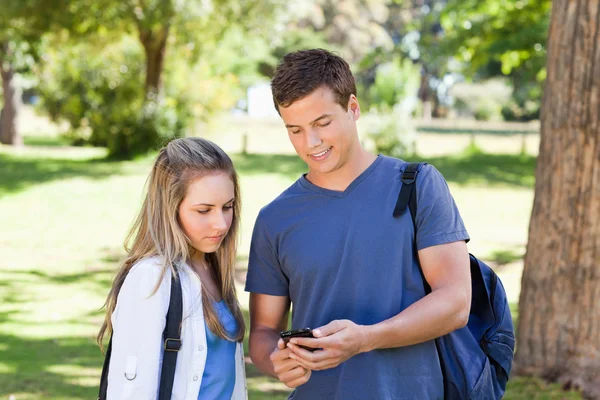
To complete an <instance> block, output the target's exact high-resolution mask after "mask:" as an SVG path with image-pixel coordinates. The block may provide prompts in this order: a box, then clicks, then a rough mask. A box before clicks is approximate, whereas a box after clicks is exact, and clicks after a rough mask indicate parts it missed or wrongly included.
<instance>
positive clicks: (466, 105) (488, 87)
mask: <svg viewBox="0 0 600 400" xmlns="http://www.w3.org/2000/svg"><path fill="white" fill-rule="evenodd" d="M510 92H511V89H510V86H509V85H508V84H507V82H506V81H505V80H503V79H491V80H488V81H482V82H477V83H466V82H462V83H457V84H456V85H454V86H453V87H452V89H451V94H452V97H453V100H454V104H453V109H454V110H455V111H456V113H457V114H458V115H459V116H461V117H473V118H475V119H476V120H478V121H489V120H491V119H500V116H501V115H500V109H501V106H502V104H504V103H506V102H507V101H508V99H509V98H510Z"/></svg>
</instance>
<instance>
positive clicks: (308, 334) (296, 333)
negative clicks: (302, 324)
mask: <svg viewBox="0 0 600 400" xmlns="http://www.w3.org/2000/svg"><path fill="white" fill-rule="evenodd" d="M279 336H280V337H281V339H283V343H286V344H287V342H289V341H290V339H291V338H294V337H305V338H314V336H313V333H312V329H310V328H302V329H293V330H291V331H284V332H281V333H280V334H279ZM300 347H302V348H303V349H306V350H308V351H315V350H317V349H313V348H312V347H306V346H300Z"/></svg>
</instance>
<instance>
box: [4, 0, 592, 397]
mask: <svg viewBox="0 0 600 400" xmlns="http://www.w3.org/2000/svg"><path fill="white" fill-rule="evenodd" d="M550 7H551V3H550V0H448V1H446V0H298V1H294V2H286V1H283V0H244V1H236V0H125V1H123V0H0V65H1V74H2V97H1V100H0V105H2V108H3V111H2V116H1V124H0V127H1V128H0V139H1V142H2V143H3V144H2V145H0V399H10V400H34V399H36V400H37V399H92V398H96V397H95V396H96V395H97V386H98V382H99V375H100V371H101V368H102V360H103V356H102V354H101V352H100V350H99V348H98V347H97V346H96V345H95V335H96V334H97V331H98V329H99V327H100V325H101V322H102V318H103V312H102V310H101V307H102V305H103V302H104V300H105V298H106V295H107V293H108V290H109V287H110V284H111V279H112V277H113V274H114V271H115V269H116V268H117V266H118V264H119V262H120V260H122V258H123V257H124V255H125V253H124V250H123V243H122V242H123V240H124V238H125V234H126V231H127V229H128V227H129V226H130V225H131V223H132V220H133V218H134V216H135V213H136V212H137V210H138V209H139V207H140V205H141V199H142V193H143V188H144V183H145V179H146V177H147V174H148V172H149V170H150V166H151V163H152V161H153V157H154V156H155V154H156V150H157V149H158V148H159V147H160V146H161V144H163V143H165V142H166V141H168V140H169V139H172V138H174V137H181V136H186V135H188V136H190V135H192V136H202V137H205V138H208V139H210V140H213V141H215V142H216V143H217V144H219V145H220V146H222V147H223V148H224V150H225V151H227V152H228V153H229V154H230V155H231V156H232V158H233V160H234V162H235V165H236V167H237V169H238V172H239V174H240V176H241V183H242V194H243V202H242V204H243V223H242V234H241V238H240V250H239V257H238V267H237V272H238V273H237V278H238V283H239V294H240V298H241V301H242V304H243V306H244V307H245V308H246V309H247V302H248V297H247V294H246V293H244V292H243V282H244V279H245V271H246V267H247V256H248V251H249V242H250V234H251V231H252V228H253V224H254V220H255V218H256V215H257V213H258V211H259V209H260V208H261V207H262V206H264V205H265V204H267V203H268V202H269V201H271V200H272V199H273V198H274V197H275V196H277V195H278V194H279V193H280V192H281V191H282V190H284V189H285V188H286V187H287V186H288V185H290V184H291V183H292V182H293V181H294V180H295V179H297V178H298V177H299V175H300V174H301V173H303V172H305V170H306V166H305V165H304V164H303V163H302V162H301V161H299V159H298V158H297V157H296V156H295V154H294V152H293V148H292V146H291V144H290V143H289V142H288V138H287V134H286V130H285V128H284V126H283V123H282V122H281V121H280V120H279V118H278V116H277V113H276V111H275V109H274V107H273V103H272V98H271V93H270V86H269V77H270V76H271V75H272V73H273V71H274V68H275V67H276V65H277V63H278V60H279V59H281V58H282V57H283V55H285V54H286V53H288V52H290V51H295V50H298V49H305V48H315V47H322V48H326V49H328V50H332V51H336V52H338V53H339V54H340V55H341V56H342V57H343V58H345V59H346V60H347V61H348V62H349V63H350V64H351V67H352V70H353V73H354V75H355V77H356V80H357V85H358V99H359V102H360V104H361V107H362V110H363V116H362V117H361V119H360V120H359V129H360V135H361V141H362V143H363V145H364V146H365V147H366V148H368V149H370V150H371V151H373V152H377V153H383V154H389V155H392V156H396V157H401V158H403V159H406V160H411V161H412V160H423V161H427V162H429V163H432V164H434V165H435V166H436V167H437V168H438V169H439V170H440V171H441V172H442V173H443V174H444V176H445V177H446V179H447V181H448V183H449V186H450V188H451V191H452V193H453V195H454V196H455V199H456V202H457V204H458V206H459V208H460V210H461V212H462V214H463V218H464V220H465V223H466V225H467V228H468V230H469V232H470V234H471V237H472V241H471V243H470V244H469V247H470V250H471V252H473V253H475V254H477V255H478V256H480V257H481V258H482V259H484V260H485V261H486V262H489V264H490V265H491V266H493V267H494V268H495V269H496V271H497V272H498V273H499V275H500V277H501V279H502V280H503V282H504V285H505V287H506V290H507V292H508V295H509V300H510V302H511V305H512V306H513V317H514V318H515V320H516V319H517V318H518V312H517V303H518V299H519V293H520V283H521V273H522V269H523V256H524V253H525V246H526V243H527V229H528V223H529V217H530V213H531V207H532V204H533V195H534V193H533V188H534V181H535V165H536V158H537V154H538V148H539V140H540V139H539V138H540V134H539V133H540V122H539V116H540V105H541V98H542V87H543V84H544V80H545V78H546V54H547V53H546V41H547V35H548V26H549V21H550ZM247 371H248V383H249V395H250V398H251V399H285V398H287V394H288V393H289V390H287V388H286V387H285V386H283V385H282V384H280V383H279V382H277V381H275V380H273V379H270V378H267V377H264V376H262V375H261V374H260V372H259V371H258V370H257V369H256V368H254V366H253V365H252V363H251V361H250V360H249V359H247ZM505 398H506V399H579V398H580V395H579V394H578V393H577V392H575V391H566V390H563V388H561V386H560V385H557V384H549V383H546V382H545V381H542V380H541V379H537V378H526V377H515V378H514V379H512V380H511V381H510V383H509V388H508V391H507V395H506V397H505Z"/></svg>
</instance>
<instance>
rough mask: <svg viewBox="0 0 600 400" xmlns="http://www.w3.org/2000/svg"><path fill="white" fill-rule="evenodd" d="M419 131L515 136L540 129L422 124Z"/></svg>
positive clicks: (533, 133) (530, 133)
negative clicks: (457, 127) (469, 127)
mask: <svg viewBox="0 0 600 400" xmlns="http://www.w3.org/2000/svg"><path fill="white" fill-rule="evenodd" d="M417 132H423V133H440V134H448V135H477V134H483V135H498V136H513V135H523V134H526V135H537V134H539V131H538V130H536V129H521V130H513V129H511V130H504V129H455V128H452V127H448V128H440V127H433V126H420V127H418V128H417Z"/></svg>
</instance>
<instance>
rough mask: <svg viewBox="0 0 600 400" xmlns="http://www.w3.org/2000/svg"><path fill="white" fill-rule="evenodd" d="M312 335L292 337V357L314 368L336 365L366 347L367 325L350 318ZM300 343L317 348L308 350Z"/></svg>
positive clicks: (318, 330) (320, 329)
mask: <svg viewBox="0 0 600 400" xmlns="http://www.w3.org/2000/svg"><path fill="white" fill-rule="evenodd" d="M313 336H314V337H315V338H314V339H313V338H299V337H298V338H292V339H291V340H290V342H289V343H288V348H289V349H290V350H292V353H290V358H293V359H295V360H296V361H297V362H298V363H299V364H300V365H302V366H303V367H305V368H308V369H311V370H313V371H319V370H324V369H329V368H335V367H337V366H338V365H340V364H341V363H343V362H344V361H346V360H347V359H349V358H350V357H353V356H355V355H356V354H359V353H362V352H365V351H367V350H366V341H367V340H366V333H365V326H362V325H357V324H355V323H354V322H352V321H349V320H335V321H331V322H330V323H328V324H327V325H325V326H322V327H320V328H317V329H313ZM299 346H305V347H309V348H313V349H316V350H314V351H312V352H311V351H309V350H305V349H303V348H301V347H299Z"/></svg>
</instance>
